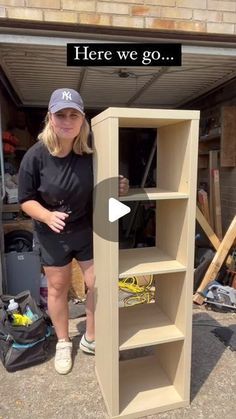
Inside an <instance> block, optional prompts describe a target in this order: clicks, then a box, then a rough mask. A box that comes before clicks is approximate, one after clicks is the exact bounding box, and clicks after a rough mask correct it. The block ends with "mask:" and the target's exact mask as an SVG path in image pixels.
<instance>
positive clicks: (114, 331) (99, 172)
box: [93, 118, 119, 416]
mask: <svg viewBox="0 0 236 419" xmlns="http://www.w3.org/2000/svg"><path fill="white" fill-rule="evenodd" d="M93 133H94V148H95V152H94V184H95V185H97V184H99V183H100V182H102V181H104V180H107V179H110V178H114V177H117V174H118V137H117V133H118V128H117V120H115V119H112V118H110V119H107V120H106V121H103V122H101V123H100V124H97V125H96V126H95V127H94V128H93ZM104 133H105V134H104ZM108 162H109V164H108ZM96 192H97V191H96ZM96 192H95V194H94V213H93V223H94V233H93V239H94V268H95V274H96V282H95V333H96V354H95V357H96V361H95V362H96V374H97V378H98V381H99V384H100V387H101V391H102V394H103V397H104V401H105V403H106V407H107V409H108V412H109V413H110V415H111V416H114V415H117V414H118V413H119V390H118V389H119V385H118V357H119V355H118V344H119V343H118V287H117V281H118V257H117V254H118V225H117V223H109V222H108V220H107V213H108V199H109V197H110V196H114V193H117V192H118V184H117V190H114V182H109V180H108V181H106V188H101V190H99V193H96ZM111 193H113V195H111ZM98 231H103V234H104V236H103V237H101V236H100V235H98V234H97V232H98ZM106 237H113V239H115V238H116V239H117V240H116V241H112V240H107V239H106ZM113 281H114V282H113ZM104 342H106V344H105V346H104Z"/></svg>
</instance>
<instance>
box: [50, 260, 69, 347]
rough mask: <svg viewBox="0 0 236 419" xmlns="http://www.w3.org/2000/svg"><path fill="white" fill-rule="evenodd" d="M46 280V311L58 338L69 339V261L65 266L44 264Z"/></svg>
mask: <svg viewBox="0 0 236 419" xmlns="http://www.w3.org/2000/svg"><path fill="white" fill-rule="evenodd" d="M44 270H45V274H46V277H47V280H48V311H49V315H50V318H51V320H52V323H53V325H54V327H55V331H56V335H57V338H58V340H59V339H65V340H69V325H68V321H69V320H68V319H69V315H68V299H67V298H68V297H67V296H68V290H69V286H70V279H71V263H69V264H68V265H66V266H62V267H56V266H45V267H44Z"/></svg>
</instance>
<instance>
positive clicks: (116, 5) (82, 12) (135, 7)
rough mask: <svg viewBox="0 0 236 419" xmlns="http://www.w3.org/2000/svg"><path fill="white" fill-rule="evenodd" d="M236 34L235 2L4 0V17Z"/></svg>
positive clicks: (1, 10)
mask: <svg viewBox="0 0 236 419" xmlns="http://www.w3.org/2000/svg"><path fill="white" fill-rule="evenodd" d="M1 17H2V18H11V19H26V20H35V21H46V22H61V23H81V24H88V25H105V26H106V25H107V26H113V27H129V28H140V29H143V28H145V29H153V30H155V29H163V30H180V31H192V32H207V33H218V34H219V33H221V34H236V1H235V0H197V1H195V0H101V1H100V0H0V18H1Z"/></svg>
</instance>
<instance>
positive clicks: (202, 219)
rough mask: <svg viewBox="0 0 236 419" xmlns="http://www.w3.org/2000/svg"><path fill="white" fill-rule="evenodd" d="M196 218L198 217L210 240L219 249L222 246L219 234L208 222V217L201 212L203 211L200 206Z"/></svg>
mask: <svg viewBox="0 0 236 419" xmlns="http://www.w3.org/2000/svg"><path fill="white" fill-rule="evenodd" d="M196 219H197V222H198V223H199V224H200V226H201V227H202V229H203V231H204V233H205V234H206V235H207V237H208V239H209V240H210V242H211V243H212V245H213V246H214V248H215V249H216V250H217V249H218V248H219V246H220V240H219V239H218V237H217V235H216V234H215V233H214V231H213V230H212V228H211V226H210V224H209V223H208V221H207V220H206V218H205V217H204V215H203V214H202V213H201V211H200V209H199V208H198V207H197V209H196Z"/></svg>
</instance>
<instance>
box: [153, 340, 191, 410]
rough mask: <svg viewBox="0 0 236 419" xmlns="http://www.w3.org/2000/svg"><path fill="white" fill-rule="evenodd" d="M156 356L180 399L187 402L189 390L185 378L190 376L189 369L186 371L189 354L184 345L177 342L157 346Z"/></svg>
mask: <svg viewBox="0 0 236 419" xmlns="http://www.w3.org/2000/svg"><path fill="white" fill-rule="evenodd" d="M186 349H187V350H186ZM156 356H157V358H158V360H159V363H160V365H161V367H162V369H163V370H164V371H165V373H166V375H167V377H168V378H169V380H170V382H171V383H173V386H174V388H175V389H176V391H177V392H178V394H179V395H180V397H181V398H182V399H184V400H187V401H188V402H189V399H190V391H189V390H190V389H189V387H188V380H187V377H188V376H189V375H190V369H188V359H189V356H190V354H189V350H188V347H187V345H186V343H185V342H181V341H179V342H175V343H164V344H163V345H158V346H157V347H156ZM186 386H187V388H186Z"/></svg>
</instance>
